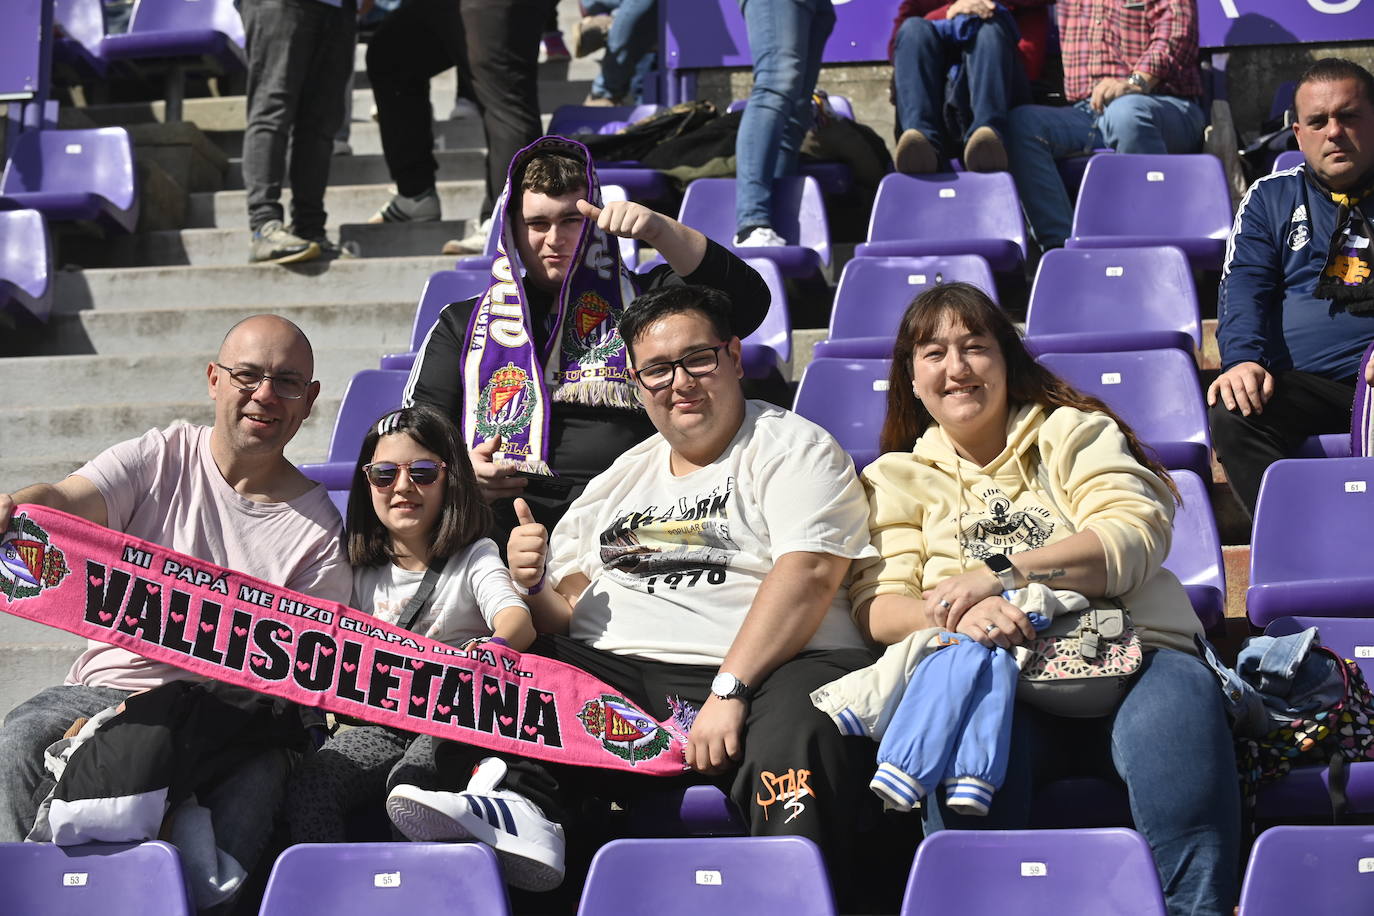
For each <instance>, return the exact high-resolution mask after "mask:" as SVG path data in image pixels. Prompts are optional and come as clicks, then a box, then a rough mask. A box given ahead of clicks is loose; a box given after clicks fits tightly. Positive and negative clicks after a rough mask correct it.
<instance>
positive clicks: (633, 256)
mask: <svg viewBox="0 0 1374 916" xmlns="http://www.w3.org/2000/svg"><path fill="white" fill-rule="evenodd" d="M597 180H598V181H600V180H601V179H600V177H599V173H598V178H597ZM629 199H630V195H629V192H627V191H626V190H625V189H624V188H623V187H621V186H620V185H618V184H603V185H602V186H601V202H602V203H603V204H609V203H611V202H612V201H616V200H620V201H625V200H629ZM617 241H618V242H619V243H620V260H621V261H622V262H624V264H625V266H626V267H628V268H630V270H634V269H635V265H636V264H638V263H639V242H638V241H636V240H635V239H626V238H621V239H617Z"/></svg>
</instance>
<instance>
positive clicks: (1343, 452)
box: [1293, 389, 1360, 458]
mask: <svg viewBox="0 0 1374 916" xmlns="http://www.w3.org/2000/svg"><path fill="white" fill-rule="evenodd" d="M1359 395H1360V392H1359V390H1358V389H1356V391H1355V396H1356V397H1357V398H1358V397H1359ZM1293 457H1294V458H1349V457H1350V437H1349V436H1347V435H1346V434H1345V433H1326V434H1324V435H1321V436H1308V437H1307V438H1306V439H1304V440H1303V441H1302V444H1301V445H1299V446H1298V450H1297V451H1296V452H1294V453H1293Z"/></svg>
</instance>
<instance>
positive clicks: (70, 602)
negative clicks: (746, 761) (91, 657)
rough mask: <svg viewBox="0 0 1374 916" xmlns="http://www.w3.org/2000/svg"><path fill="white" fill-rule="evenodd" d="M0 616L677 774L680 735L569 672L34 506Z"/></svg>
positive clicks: (298, 699) (500, 744) (460, 729)
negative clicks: (464, 645)
mask: <svg viewBox="0 0 1374 916" xmlns="http://www.w3.org/2000/svg"><path fill="white" fill-rule="evenodd" d="M0 611H3V612H5V613H9V614H13V615H15V616H16V617H23V618H25V619H27V620H33V621H37V622H38V623H42V624H47V625H48V626H53V627H57V628H58V629H61V630H66V631H68V632H70V633H75V634H77V635H78V636H84V637H87V638H88V639H95V640H98V641H100V642H104V643H109V644H111V645H115V646H119V647H120V648H123V649H128V650H129V651H130V652H134V653H136V654H138V655H141V656H143V657H145V658H150V659H152V660H153V661H158V662H166V663H167V664H169V665H176V666H177V667H178V668H182V669H184V670H186V671H189V672H192V673H194V674H199V675H203V676H204V677H208V678H213V679H215V680H217V681H222V682H224V683H226V684H234V685H237V686H239V687H246V688H248V689H249V690H254V691H257V692H258V693H263V694H267V695H268V696H273V697H280V698H282V699H286V700H290V701H292V702H295V703H299V704H301V705H303V706H313V707H318V708H320V709H325V710H329V711H330V712H336V713H344V714H346V715H350V716H356V717H358V718H360V719H365V720H367V721H368V722H375V723H377V724H378V725H386V726H389V727H391V728H399V729H403V730H405V731H410V732H417V733H420V734H426V735H434V736H435V737H438V738H447V739H450V740H453V741H461V742H463V743H464V744H471V745H475V746H477V747H483V748H490V749H491V750H494V751H504V752H506V753H509V754H517V755H520V756H522V757H532V758H534V759H537V760H550V761H555V762H559V763H570V764H575V765H577V766H589V767H601V768H604V769H615V770H626V771H631V772H635V773H642V774H645V775H650V776H675V775H680V774H681V773H683V772H684V770H685V769H686V762H685V761H686V758H685V752H686V735H687V728H685V727H683V726H682V725H681V724H679V723H678V721H677V720H676V719H672V718H670V719H669V720H668V721H666V722H660V721H658V720H656V719H655V718H654V717H653V716H651V715H649V714H648V713H646V712H644V710H642V709H640V708H639V707H638V706H636V705H635V704H634V703H632V702H631V701H629V700H628V699H626V698H625V697H623V696H620V695H619V692H618V691H616V690H615V689H614V688H612V687H610V686H609V685H607V684H605V683H604V682H602V681H601V680H599V679H597V678H595V677H593V676H592V675H590V674H588V673H587V672H585V671H582V670H581V669H579V668H575V667H573V666H572V665H569V664H567V663H565V662H560V661H558V660H556V659H552V658H543V657H541V656H537V655H529V654H521V653H519V652H516V651H515V650H514V649H510V648H507V647H505V646H501V645H498V644H496V643H491V642H487V643H481V644H479V645H477V646H475V647H472V648H469V649H455V648H454V647H452V646H448V645H445V644H444V643H441V642H438V641H436V640H433V639H429V638H428V637H425V636H422V635H420V634H419V633H412V632H410V631H408V630H403V629H401V628H400V627H397V626H393V625H391V624H388V623H385V622H383V621H381V620H378V619H376V618H375V617H372V616H370V615H368V614H366V613H364V612H362V611H357V610H354V609H353V608H349V607H345V606H344V605H342V604H339V603H338V602H334V601H320V600H318V599H315V598H312V597H310V596H308V595H303V594H300V593H298V592H292V591H289V590H287V589H285V588H282V587H280V586H277V585H273V584H271V583H269V582H265V581H263V580H262V579H255V578H253V577H252V576H246V575H244V574H242V573H238V572H234V571H233V570H228V569H223V568H221V567H218V566H215V565H214V564H213V563H206V562H204V561H202V560H198V559H195V558H194V557H188V556H186V555H185V554H181V553H177V552H176V551H173V550H170V549H168V548H166V547H162V546H160V545H158V544H153V543H151V542H149V541H144V540H141V539H139V538H135V537H131V536H129V535H126V534H122V533H120V532H118V531H112V530H110V529H109V528H104V527H101V526H100V525H97V524H95V523H93V522H88V521H86V520H85V519H81V518H77V517H76V516H74V515H68V514H67V513H65V512H59V511H58V510H56V509H48V508H45V507H42V506H31V505H20V506H18V507H17V508H16V509H15V513H14V516H13V518H11V519H10V526H9V530H8V531H3V530H0Z"/></svg>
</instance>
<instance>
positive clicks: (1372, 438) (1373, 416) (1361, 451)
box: [1321, 343, 1374, 455]
mask: <svg viewBox="0 0 1374 916" xmlns="http://www.w3.org/2000/svg"><path fill="white" fill-rule="evenodd" d="M1371 359H1374V343H1371V344H1370V345H1369V346H1368V347H1366V348H1365V351H1364V356H1362V357H1360V369H1359V371H1358V372H1356V373H1355V378H1357V379H1363V378H1364V377H1365V372H1367V371H1368V370H1369V361H1370V360H1371ZM1321 438H1323V439H1325V438H1326V437H1325V436H1323V437H1321ZM1349 454H1351V455H1374V398H1371V397H1370V395H1369V386H1368V385H1362V384H1357V385H1356V386H1355V403H1354V404H1353V405H1352V406H1351V410H1350V452H1349Z"/></svg>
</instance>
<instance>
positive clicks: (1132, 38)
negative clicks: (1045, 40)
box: [1058, 0, 1202, 102]
mask: <svg viewBox="0 0 1374 916" xmlns="http://www.w3.org/2000/svg"><path fill="white" fill-rule="evenodd" d="M1058 10H1059V44H1060V49H1061V51H1062V53H1063V58H1064V95H1065V97H1066V98H1068V99H1069V100H1070V101H1075V102H1076V101H1078V100H1079V99H1086V98H1088V97H1090V96H1091V95H1092V92H1093V87H1094V86H1096V85H1097V83H1098V81H1099V80H1101V79H1102V78H1104V77H1108V76H1112V77H1123V78H1124V77H1127V76H1130V75H1131V71H1133V70H1134V71H1138V72H1140V73H1144V74H1147V75H1149V76H1151V77H1154V78H1155V79H1156V80H1157V81H1158V82H1157V83H1156V85H1155V87H1154V90H1153V91H1154V92H1155V93H1156V94H1158V95H1175V96H1180V97H1182V98H1189V99H1199V98H1201V97H1202V77H1201V74H1200V73H1199V72H1198V63H1197V7H1196V5H1195V4H1194V0H1059V4H1058Z"/></svg>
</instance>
